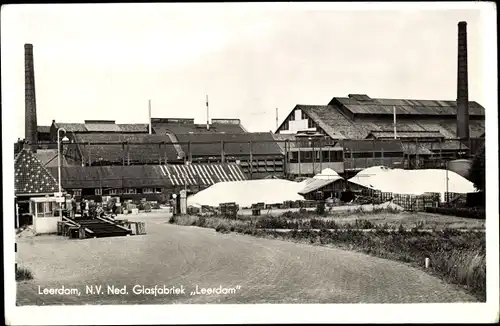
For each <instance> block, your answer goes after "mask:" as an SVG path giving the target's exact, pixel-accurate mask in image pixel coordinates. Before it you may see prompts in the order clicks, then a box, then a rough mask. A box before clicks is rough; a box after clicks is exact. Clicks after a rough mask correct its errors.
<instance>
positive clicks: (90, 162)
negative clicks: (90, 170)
mask: <svg viewBox="0 0 500 326" xmlns="http://www.w3.org/2000/svg"><path fill="white" fill-rule="evenodd" d="M88 146H89V166H92V160H91V157H90V151H91V150H92V147H90V142H89V145H88Z"/></svg>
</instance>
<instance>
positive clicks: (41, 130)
mask: <svg viewBox="0 0 500 326" xmlns="http://www.w3.org/2000/svg"><path fill="white" fill-rule="evenodd" d="M36 131H37V132H39V133H43V134H50V126H37V127H36Z"/></svg>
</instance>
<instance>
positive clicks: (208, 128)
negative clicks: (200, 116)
mask: <svg viewBox="0 0 500 326" xmlns="http://www.w3.org/2000/svg"><path fill="white" fill-rule="evenodd" d="M206 104H207V130H210V121H209V114H208V94H207V98H206Z"/></svg>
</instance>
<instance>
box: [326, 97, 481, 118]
mask: <svg viewBox="0 0 500 326" xmlns="http://www.w3.org/2000/svg"><path fill="white" fill-rule="evenodd" d="M334 101H338V102H340V103H341V104H342V105H344V106H345V107H346V108H347V109H348V110H349V111H350V112H352V113H353V114H391V115H392V114H393V108H394V107H396V114H400V115H401V114H410V115H456V114H457V103H456V101H435V100H413V99H412V100H404V99H387V98H371V99H366V98H363V99H360V98H359V96H356V97H351V98H346V97H334V98H333V99H332V101H330V104H332V103H333V102H334ZM484 112H485V111H484V108H483V107H482V106H481V105H480V104H479V103H477V102H475V101H470V102H469V115H471V116H484V114H485V113H484Z"/></svg>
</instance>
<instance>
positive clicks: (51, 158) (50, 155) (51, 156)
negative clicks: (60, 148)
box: [34, 149, 68, 167]
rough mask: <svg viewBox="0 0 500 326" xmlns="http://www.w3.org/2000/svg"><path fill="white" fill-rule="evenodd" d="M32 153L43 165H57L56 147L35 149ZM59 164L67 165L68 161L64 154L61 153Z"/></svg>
mask: <svg viewBox="0 0 500 326" xmlns="http://www.w3.org/2000/svg"><path fill="white" fill-rule="evenodd" d="M34 155H35V156H36V158H37V159H38V160H39V161H40V163H42V165H43V166H45V167H57V160H58V159H57V149H37V151H36V153H34ZM61 165H62V166H66V165H68V161H67V160H66V157H65V156H64V155H61Z"/></svg>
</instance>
